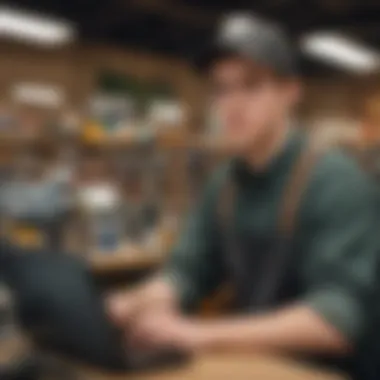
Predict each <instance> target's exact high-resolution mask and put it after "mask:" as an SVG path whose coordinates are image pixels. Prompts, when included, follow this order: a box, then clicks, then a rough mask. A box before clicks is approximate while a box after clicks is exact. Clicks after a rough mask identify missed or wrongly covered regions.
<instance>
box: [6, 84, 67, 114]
mask: <svg viewBox="0 0 380 380" xmlns="http://www.w3.org/2000/svg"><path fill="white" fill-rule="evenodd" d="M11 96H12V99H13V100H14V101H16V102H18V103H23V104H28V105H34V106H39V107H47V108H59V107H60V106H62V105H63V103H64V100H65V96H64V92H63V90H62V89H61V88H60V87H58V86H52V85H47V84H39V83H17V84H15V85H14V86H13V87H12V89H11Z"/></svg>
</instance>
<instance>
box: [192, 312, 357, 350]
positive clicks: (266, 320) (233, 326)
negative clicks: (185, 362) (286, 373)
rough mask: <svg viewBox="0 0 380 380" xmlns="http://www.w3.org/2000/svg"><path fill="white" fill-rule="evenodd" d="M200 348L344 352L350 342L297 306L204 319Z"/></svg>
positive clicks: (317, 317)
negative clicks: (251, 314)
mask: <svg viewBox="0 0 380 380" xmlns="http://www.w3.org/2000/svg"><path fill="white" fill-rule="evenodd" d="M199 328H200V330H202V332H201V333H200V334H199V336H200V337H201V338H200V341H199V348H200V349H205V350H209V349H211V350H219V349H220V350H224V349H228V350H231V349H235V350H253V351H255V350H257V351H260V352H263V351H264V352H265V351H269V352H279V353H290V354H291V353H306V354H308V353H310V354H319V353H321V354H333V355H341V354H345V353H347V352H348V351H349V350H350V344H349V343H348V342H347V341H346V339H345V338H344V337H343V336H342V335H341V334H340V333H339V332H338V331H337V330H336V329H335V328H334V327H332V326H330V325H329V324H328V323H327V322H325V321H324V320H323V319H322V318H321V317H320V316H319V315H317V313H315V312H314V311H313V310H311V309H310V308H308V307H306V306H294V307H290V308H288V309H283V310H280V311H278V312H273V313H268V314H263V315H261V316H253V317H242V318H236V319H226V320H221V321H215V322H201V323H200V327H199Z"/></svg>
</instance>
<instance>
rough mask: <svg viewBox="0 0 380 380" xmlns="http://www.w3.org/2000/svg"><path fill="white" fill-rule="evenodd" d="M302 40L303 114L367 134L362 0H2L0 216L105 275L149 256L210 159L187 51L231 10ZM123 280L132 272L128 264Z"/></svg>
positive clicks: (160, 254)
mask: <svg viewBox="0 0 380 380" xmlns="http://www.w3.org/2000/svg"><path fill="white" fill-rule="evenodd" d="M237 10H240V11H246V10H249V11H254V12H255V13H256V14H257V15H258V16H259V17H263V18H266V19H269V20H273V21H276V22H279V23H280V24H281V25H282V26H283V27H284V28H285V29H286V30H287V31H288V32H289V33H290V35H291V36H292V38H293V40H294V43H295V45H296V46H297V47H298V48H299V52H300V61H301V71H302V76H303V80H304V84H305V90H304V91H305V94H304V101H303V103H302V105H301V107H300V109H299V120H300V125H301V126H302V127H303V128H314V127H316V126H318V127H321V128H323V130H324V131H326V133H327V135H329V136H334V138H335V137H336V138H338V139H340V138H342V139H344V140H345V141H347V142H348V143H349V144H350V145H353V146H357V147H371V148H373V149H375V151H376V148H377V146H378V143H379V141H380V75H379V72H378V68H379V62H380V3H379V2H377V1H375V0H361V1H359V0H318V1H317V0H314V1H308V2H305V1H301V0H298V1H297V0H261V1H259V0H257V1H255V2H252V1H248V0H235V1H222V0H218V1H216V0H213V1H211V0H209V1H206V0H192V1H190V0H108V1H94V0H77V1H59V0H40V1H38V0H36V1H27V0H17V1H12V2H9V3H8V4H4V5H1V6H0V83H1V85H0V145H1V147H0V207H1V211H0V220H1V233H2V236H3V237H4V238H6V239H7V240H10V241H12V243H14V244H17V245H19V246H22V247H46V248H48V249H51V251H52V254H54V253H55V252H58V251H67V252H72V253H73V254H79V255H82V256H84V257H86V259H88V260H89V263H90V265H91V268H92V269H93V271H94V273H96V274H97V275H99V276H102V277H104V278H112V279H114V278H116V277H117V276H119V277H123V276H124V275H125V273H127V272H128V273H129V274H130V273H131V272H146V271H149V270H152V269H153V268H155V267H156V266H157V265H159V263H160V262H161V261H162V260H163V258H164V256H165V253H167V252H168V247H169V246H170V244H171V242H172V240H173V239H174V238H175V235H176V231H177V229H178V225H179V224H180V223H179V222H180V219H181V216H182V215H183V213H184V212H185V211H186V210H187V209H188V208H189V206H191V204H192V202H193V201H194V199H195V198H196V196H197V194H198V192H199V190H200V189H201V188H202V185H203V183H204V181H205V179H206V178H207V175H208V173H209V170H211V168H212V167H213V165H214V164H215V162H217V161H218V159H219V156H218V153H217V152H215V150H214V149H213V139H214V136H216V131H217V126H215V125H214V122H213V117H212V114H210V112H209V111H208V110H207V107H205V104H207V91H206V86H205V81H204V80H203V79H202V78H201V77H200V76H199V75H198V74H197V73H196V72H195V71H194V70H193V69H192V67H191V58H192V56H193V54H194V53H195V52H196V51H197V49H198V48H199V47H200V46H201V45H202V44H203V43H204V42H205V41H206V40H207V39H209V38H211V36H212V34H213V30H214V29H215V28H216V27H217V25H218V22H219V21H220V19H221V18H222V17H223V16H224V15H226V14H228V13H229V12H231V11H237ZM129 278H130V277H129Z"/></svg>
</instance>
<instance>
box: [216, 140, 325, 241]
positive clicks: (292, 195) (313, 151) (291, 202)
mask: <svg viewBox="0 0 380 380" xmlns="http://www.w3.org/2000/svg"><path fill="white" fill-rule="evenodd" d="M324 152H325V149H324V148H323V147H322V146H321V145H319V144H316V143H313V142H312V139H311V138H310V139H309V143H308V144H307V145H306V146H305V148H304V149H303V151H302V152H301V154H300V157H299V159H298V161H297V162H296V163H295V166H294V168H293V169H292V171H291V173H290V178H289V179H288V182H287V184H286V186H285V189H284V193H283V195H282V201H281V203H280V210H279V215H278V219H277V226H278V231H279V232H280V234H282V235H283V236H288V237H289V236H292V234H293V233H294V229H295V227H296V221H297V212H298V208H299V204H300V202H301V198H302V195H303V193H304V191H305V190H306V187H307V185H308V183H309V181H308V180H309V175H310V173H311V172H312V170H313V167H314V166H315V164H316V163H317V162H318V160H319V159H320V158H321V156H322V155H323V154H324ZM229 174H230V173H229ZM235 193H236V188H235V184H234V181H233V180H232V179H231V178H230V176H229V175H228V178H227V179H226V183H225V184H224V185H223V188H222V190H221V194H220V196H219V200H218V204H217V216H218V218H219V220H220V222H221V226H222V230H223V232H228V231H230V230H231V228H232V223H233V211H234V206H235V198H236V194H235Z"/></svg>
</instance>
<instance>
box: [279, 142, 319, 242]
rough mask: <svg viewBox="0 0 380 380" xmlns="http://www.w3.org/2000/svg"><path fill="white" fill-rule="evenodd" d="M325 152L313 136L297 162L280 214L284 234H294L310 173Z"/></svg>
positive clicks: (285, 192) (284, 195)
mask: <svg viewBox="0 0 380 380" xmlns="http://www.w3.org/2000/svg"><path fill="white" fill-rule="evenodd" d="M324 152H325V149H324V148H323V147H322V146H321V145H320V144H317V143H313V141H312V138H309V142H308V144H307V145H306V147H305V148H304V150H303V151H302V152H301V155H300V157H299V159H298V161H297V162H296V163H295V166H294V168H293V170H292V172H291V173H290V178H289V179H288V182H287V184H286V186H285V189H284V193H283V195H282V201H281V204H280V212H279V215H278V221H277V226H278V231H279V233H280V234H281V235H282V236H285V237H288V238H289V237H291V236H292V235H293V233H294V231H295V228H296V225H297V216H298V210H299V206H300V203H301V200H302V195H303V193H304V191H305V190H306V187H307V185H308V184H309V175H310V174H311V172H312V171H313V168H314V166H315V165H316V163H317V162H318V160H319V159H320V158H321V156H322V155H323V154H324Z"/></svg>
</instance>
